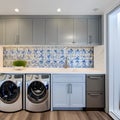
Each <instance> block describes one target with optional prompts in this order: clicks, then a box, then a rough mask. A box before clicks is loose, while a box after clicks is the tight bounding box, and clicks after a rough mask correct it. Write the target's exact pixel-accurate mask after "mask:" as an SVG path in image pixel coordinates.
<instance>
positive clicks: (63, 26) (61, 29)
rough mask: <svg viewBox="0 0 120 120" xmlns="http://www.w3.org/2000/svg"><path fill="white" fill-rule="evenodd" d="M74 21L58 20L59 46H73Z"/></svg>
mask: <svg viewBox="0 0 120 120" xmlns="http://www.w3.org/2000/svg"><path fill="white" fill-rule="evenodd" d="M73 43H74V40H73V19H59V20H58V44H63V45H64V44H65V45H69V44H73Z"/></svg>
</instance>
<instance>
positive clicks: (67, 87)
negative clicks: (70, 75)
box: [67, 84, 70, 94]
mask: <svg viewBox="0 0 120 120" xmlns="http://www.w3.org/2000/svg"><path fill="white" fill-rule="evenodd" d="M69 92H70V90H69V84H67V93H68V94H69Z"/></svg>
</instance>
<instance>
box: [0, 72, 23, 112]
mask: <svg viewBox="0 0 120 120" xmlns="http://www.w3.org/2000/svg"><path fill="white" fill-rule="evenodd" d="M22 79H23V76H22V75H20V74H0V111H4V112H15V111H19V110H21V109H22Z"/></svg>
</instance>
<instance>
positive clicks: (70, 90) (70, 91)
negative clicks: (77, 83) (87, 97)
mask: <svg viewBox="0 0 120 120" xmlns="http://www.w3.org/2000/svg"><path fill="white" fill-rule="evenodd" d="M69 93H70V94H72V84H69Z"/></svg>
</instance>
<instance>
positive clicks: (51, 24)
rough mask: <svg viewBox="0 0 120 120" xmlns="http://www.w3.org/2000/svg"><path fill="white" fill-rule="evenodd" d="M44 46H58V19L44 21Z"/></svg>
mask: <svg viewBox="0 0 120 120" xmlns="http://www.w3.org/2000/svg"><path fill="white" fill-rule="evenodd" d="M45 29H46V35H45V36H46V45H58V19H46V26H45Z"/></svg>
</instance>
